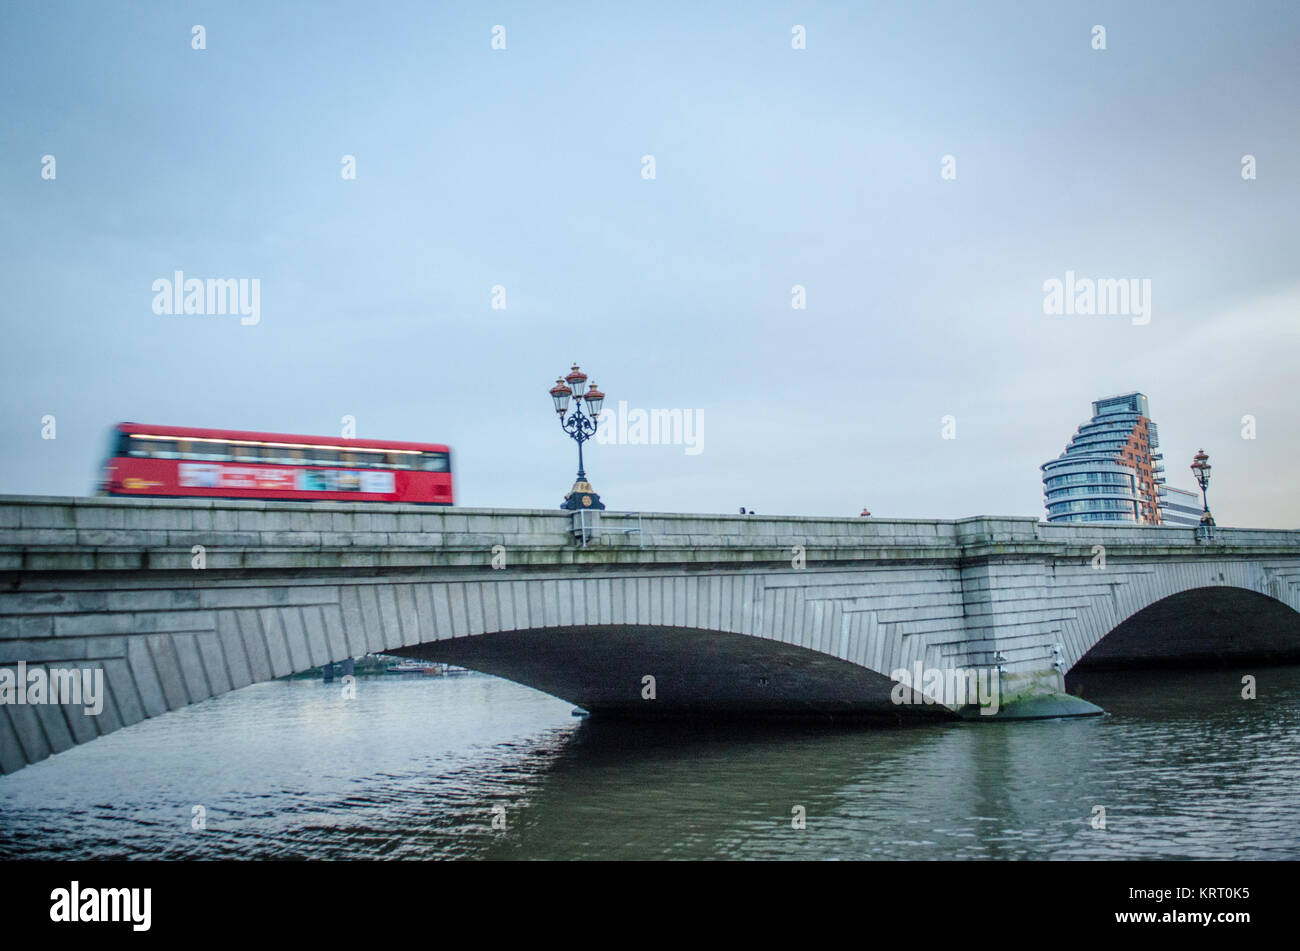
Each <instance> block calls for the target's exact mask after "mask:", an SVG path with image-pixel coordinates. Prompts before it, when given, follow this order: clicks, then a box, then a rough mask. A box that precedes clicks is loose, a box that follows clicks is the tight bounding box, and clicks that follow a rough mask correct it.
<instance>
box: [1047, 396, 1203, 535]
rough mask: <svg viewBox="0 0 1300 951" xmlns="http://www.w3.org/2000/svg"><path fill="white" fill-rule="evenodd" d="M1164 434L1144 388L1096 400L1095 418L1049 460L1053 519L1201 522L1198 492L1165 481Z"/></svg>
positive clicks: (1049, 512)
mask: <svg viewBox="0 0 1300 951" xmlns="http://www.w3.org/2000/svg"><path fill="white" fill-rule="evenodd" d="M1159 445H1160V434H1159V431H1158V430H1157V429H1156V424H1155V423H1153V422H1152V421H1151V417H1150V411H1149V409H1148V406H1147V398H1146V396H1144V395H1143V394H1141V393H1123V394H1121V395H1119V396H1108V397H1106V398H1105V399H1101V400H1096V401H1095V402H1094V403H1093V404H1092V419H1090V420H1089V421H1088V422H1086V423H1084V424H1083V425H1081V426H1080V427H1079V429H1078V430H1077V431H1076V432H1075V434H1074V437H1073V438H1072V439H1071V440H1070V444H1069V445H1068V446H1066V447H1065V452H1063V453H1061V455H1060V456H1059V457H1058V458H1056V459H1053V460H1052V461H1051V462H1045V463H1043V465H1042V466H1041V467H1040V468H1041V469H1042V470H1043V495H1044V496H1045V497H1046V504H1047V520H1048V521H1049V522H1130V523H1135V524H1138V525H1190V526H1195V525H1197V524H1199V521H1200V516H1201V507H1200V505H1199V504H1198V502H1199V499H1198V497H1197V495H1196V494H1195V493H1194V492H1186V491H1184V490H1182V489H1175V488H1173V487H1171V486H1167V485H1165V467H1164V462H1163V459H1164V457H1163V456H1162V455H1161V454H1160V453H1158V452H1156V451H1155V450H1156V449H1157V448H1158V447H1159Z"/></svg>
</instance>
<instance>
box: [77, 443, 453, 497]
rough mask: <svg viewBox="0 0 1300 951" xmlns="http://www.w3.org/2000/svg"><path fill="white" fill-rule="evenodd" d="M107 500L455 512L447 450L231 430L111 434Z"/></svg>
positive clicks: (104, 485) (429, 445)
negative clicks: (198, 499)
mask: <svg viewBox="0 0 1300 951" xmlns="http://www.w3.org/2000/svg"><path fill="white" fill-rule="evenodd" d="M111 439H112V443H111V446H110V448H109V453H108V455H109V458H108V462H107V463H105V466H104V478H103V482H102V484H101V490H102V491H104V492H106V493H107V494H109V495H134V496H173V497H174V496H182V497H185V496H219V497H221V498H231V499H278V500H290V501H292V500H298V501H314V500H333V501H338V502H422V503H425V504H431V505H451V504H452V502H453V500H454V496H453V494H452V485H451V450H450V449H448V448H447V447H446V446H440V445H436V444H433V443H419V442H390V441H388V440H382V439H343V438H331V437H327V436H291V435H286V434H284V433H250V432H239V431H236V430H232V429H195V428H191V427H187V426H147V425H145V424H143V423H118V424H117V425H116V426H115V427H113V430H112V434H111Z"/></svg>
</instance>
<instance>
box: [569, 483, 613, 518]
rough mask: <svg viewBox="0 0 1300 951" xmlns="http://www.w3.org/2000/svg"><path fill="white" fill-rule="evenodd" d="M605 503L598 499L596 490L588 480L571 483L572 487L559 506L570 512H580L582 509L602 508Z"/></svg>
mask: <svg viewBox="0 0 1300 951" xmlns="http://www.w3.org/2000/svg"><path fill="white" fill-rule="evenodd" d="M604 507H605V503H604V502H602V501H601V500H600V496H599V495H597V494H596V490H595V489H593V488H592V487H591V483H590V482H584V481H578V482H575V483H573V488H572V489H570V490H569V494H568V495H566V496H565V497H564V504H563V505H561V506H560V508H562V509H567V510H568V511H570V512H580V511H582V510H583V509H603V508H604Z"/></svg>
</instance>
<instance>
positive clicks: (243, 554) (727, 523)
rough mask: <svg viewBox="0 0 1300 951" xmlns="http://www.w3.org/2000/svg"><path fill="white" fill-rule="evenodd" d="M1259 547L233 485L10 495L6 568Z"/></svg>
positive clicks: (992, 527) (1072, 530) (1276, 544)
mask: <svg viewBox="0 0 1300 951" xmlns="http://www.w3.org/2000/svg"><path fill="white" fill-rule="evenodd" d="M1098 545H1100V546H1102V547H1103V548H1104V549H1105V551H1106V555H1107V557H1108V558H1126V557H1134V558H1136V557H1149V556H1153V555H1162V556H1170V557H1183V558H1200V557H1203V556H1205V555H1207V554H1211V553H1212V554H1213V555H1214V556H1215V557H1226V558H1233V557H1259V556H1260V555H1267V554H1285V555H1294V554H1298V553H1300V532H1297V531H1277V530H1265V529H1239V528H1219V529H1218V530H1217V531H1216V536H1215V540H1214V542H1213V544H1211V545H1203V544H1197V542H1196V539H1195V536H1194V532H1193V531H1192V530H1191V529H1186V528H1147V527H1136V526H1131V527H1125V526H1106V525H1098V526H1087V525H1057V524H1048V523H1044V522H1039V521H1037V520H1036V519H1033V518H1023V517H1003V516H977V517H972V518H965V519H957V520H951V521H950V520H941V519H875V518H868V519H863V518H826V517H811V516H750V515H693V514H682V513H649V514H647V513H637V512H609V511H606V512H601V513H599V515H598V518H597V520H596V529H595V533H594V536H593V537H592V538H591V539H590V540H589V541H588V543H587V545H586V546H580V545H578V544H576V543H575V541H574V535H573V523H572V516H571V515H570V513H567V512H560V511H556V510H549V509H545V510H538V509H466V508H431V507H428V506H414V505H385V504H378V505H376V504H373V503H338V504H336V503H300V502H260V501H246V500H228V499H121V498H57V497H38V496H32V497H24V496H7V497H0V571H19V572H32V571H99V570H109V571H121V570H139V569H141V568H149V569H152V570H181V569H187V568H189V567H190V566H191V559H192V553H193V549H194V547H195V546H202V547H203V549H204V552H205V558H206V562H207V567H209V568H217V569H235V570H241V569H280V568H283V569H332V568H367V567H369V568H377V569H378V568H400V567H437V566H449V567H463V566H472V565H475V564H482V563H484V560H485V559H486V558H487V557H488V556H490V554H491V552H492V550H493V548H494V547H495V546H502V547H503V548H504V549H505V551H506V553H507V558H508V559H509V561H510V563H511V564H512V565H515V566H519V567H526V566H529V565H538V566H555V565H586V566H600V565H603V564H611V565H613V564H620V565H626V564H647V565H650V564H659V565H668V564H686V565H692V564H693V565H700V566H704V565H714V564H723V563H735V562H741V563H771V564H780V563H782V562H785V563H789V562H790V561H791V560H792V558H793V557H794V556H796V555H797V554H799V553H800V552H799V550H800V549H802V556H803V557H804V558H805V559H806V560H807V562H808V563H814V562H823V563H824V562H827V561H832V562H935V561H953V560H958V559H961V560H969V559H1006V558H1024V557H1029V558H1033V559H1038V560H1052V559H1062V558H1064V559H1080V558H1091V557H1092V556H1093V554H1094V553H1095V550H1096V546H1098Z"/></svg>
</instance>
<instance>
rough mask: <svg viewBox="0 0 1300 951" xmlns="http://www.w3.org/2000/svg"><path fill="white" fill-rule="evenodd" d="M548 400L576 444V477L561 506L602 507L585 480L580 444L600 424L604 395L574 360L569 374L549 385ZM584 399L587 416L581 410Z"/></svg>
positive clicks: (589, 484) (578, 508)
mask: <svg viewBox="0 0 1300 951" xmlns="http://www.w3.org/2000/svg"><path fill="white" fill-rule="evenodd" d="M570 397H572V399H573V403H574V410H573V413H572V415H566V414H568V411H569V399H570ZM551 399H552V400H554V401H555V412H556V413H557V414H559V417H560V428H561V429H563V430H564V431H565V432H566V433H568V434H569V436H570V437H572V438H573V439H574V440H575V441H576V442H577V443H578V478H577V481H576V482H574V483H573V488H572V489H570V490H569V494H568V495H566V496H565V497H564V504H563V505H561V506H560V508H563V509H569V510H571V511H578V510H581V509H603V508H604V507H605V504H604V503H603V502H601V501H600V496H599V495H597V494H596V491H595V489H593V488H592V487H591V483H590V482H588V481H587V473H586V472H585V471H583V468H582V444H583V443H584V442H586V441H587V440H588V439H590V438H591V437H592V436H594V435H596V427H597V426H598V425H600V408H601V406H603V405H604V403H605V394H604V393H602V392H600V390H598V389H596V384H595V383H592V384H591V386H588V385H587V374H585V373H583V372H582V371H581V370H579V369H578V365H577V364H576V363H575V364H574V365H573V369H572V370H570V371H569V375H568V376H566V377H565V378H564V379H562V380H556V381H555V385H554V386H553V387H551ZM584 402H585V403H586V404H587V413H590V415H587V413H583V411H582V404H583V403H584Z"/></svg>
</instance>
